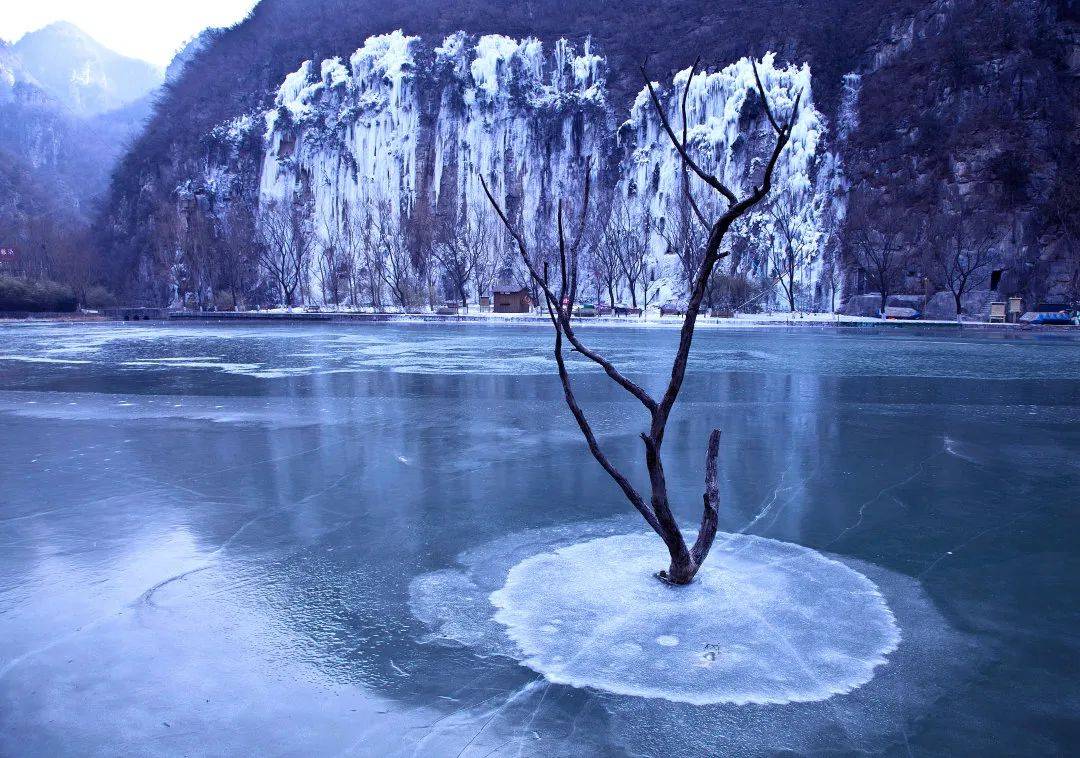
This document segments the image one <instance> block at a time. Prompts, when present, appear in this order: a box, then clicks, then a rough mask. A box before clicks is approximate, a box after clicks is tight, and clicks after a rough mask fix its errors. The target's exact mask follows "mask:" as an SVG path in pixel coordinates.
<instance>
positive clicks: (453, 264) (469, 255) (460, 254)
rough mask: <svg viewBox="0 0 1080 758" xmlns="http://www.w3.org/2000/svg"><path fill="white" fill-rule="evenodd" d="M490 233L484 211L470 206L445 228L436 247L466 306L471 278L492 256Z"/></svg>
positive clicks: (441, 261)
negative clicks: (474, 209)
mask: <svg viewBox="0 0 1080 758" xmlns="http://www.w3.org/2000/svg"><path fill="white" fill-rule="evenodd" d="M490 236H491V235H490V234H489V228H488V225H487V224H486V223H484V219H483V218H482V217H481V216H480V214H479V213H477V212H473V213H470V212H469V211H468V209H466V210H465V211H464V212H463V213H462V217H461V218H460V219H458V220H457V223H455V224H452V225H450V228H448V229H444V230H443V233H442V234H441V235H440V237H441V239H440V240H439V241H438V242H436V243H435V244H434V247H433V249H432V254H433V255H434V256H435V260H436V261H438V263H439V266H440V267H441V268H442V270H443V273H444V274H445V275H446V278H447V281H448V282H449V283H450V286H451V287H453V290H454V295H455V297H456V298H457V299H458V300H459V301H460V302H461V307H462V308H468V306H469V294H468V288H469V282H471V281H472V280H473V278H474V276H475V275H476V272H477V269H478V268H479V267H481V266H483V264H484V262H486V261H487V260H488V259H489V258H490V249H489V247H490V243H489V239H490ZM477 296H479V287H478V288H477Z"/></svg>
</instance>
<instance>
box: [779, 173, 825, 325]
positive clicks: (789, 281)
mask: <svg viewBox="0 0 1080 758" xmlns="http://www.w3.org/2000/svg"><path fill="white" fill-rule="evenodd" d="M769 217H770V219H771V220H772V235H771V240H770V242H771V245H770V248H771V249H770V252H769V262H770V264H771V268H772V272H773V274H772V275H773V276H774V277H775V278H776V279H777V281H779V282H780V286H781V287H782V288H783V289H784V294H785V295H786V296H787V304H788V311H789V312H791V313H794V312H795V294H796V291H797V288H798V282H799V279H800V278H801V275H802V273H803V271H804V270H805V269H806V268H807V267H808V266H809V265H810V264H811V263H812V262H813V260H814V257H815V255H816V254H817V236H816V234H814V233H808V230H809V229H810V224H808V223H807V219H806V217H805V209H804V208H800V207H799V204H798V202H797V201H796V199H795V197H794V196H793V195H792V194H791V192H790V191H785V192H781V193H779V194H778V195H777V196H776V197H775V198H774V199H773V201H772V202H771V203H770V204H769Z"/></svg>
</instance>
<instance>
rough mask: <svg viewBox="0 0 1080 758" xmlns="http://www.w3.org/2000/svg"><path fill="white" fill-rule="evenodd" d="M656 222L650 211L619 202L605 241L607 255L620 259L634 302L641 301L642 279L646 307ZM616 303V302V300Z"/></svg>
mask: <svg viewBox="0 0 1080 758" xmlns="http://www.w3.org/2000/svg"><path fill="white" fill-rule="evenodd" d="M651 238H652V222H651V219H650V216H649V214H648V213H647V212H646V213H642V214H640V216H639V214H635V213H633V212H632V210H631V208H630V206H629V204H628V203H626V202H619V203H615V204H614V206H613V207H612V209H611V214H610V216H609V218H608V223H607V226H606V227H605V228H604V236H603V239H602V241H601V245H603V246H604V247H605V248H607V249H608V252H607V256H608V257H610V258H611V259H613V260H615V261H616V262H617V263H618V266H619V270H620V271H621V272H622V275H623V278H624V279H626V285H627V289H628V290H629V291H630V304H631V305H632V306H633V307H635V308H636V307H637V305H638V294H637V290H638V283H639V282H640V283H641V284H643V285H644V287H643V292H642V293H641V295H642V298H641V299H642V302H641V304H642V307H644V306H646V305H647V300H648V287H649V284H650V282H649V280H648V274H649V248H650V242H651ZM612 305H614V303H612Z"/></svg>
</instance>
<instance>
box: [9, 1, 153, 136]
mask: <svg viewBox="0 0 1080 758" xmlns="http://www.w3.org/2000/svg"><path fill="white" fill-rule="evenodd" d="M6 52H8V53H9V55H10V56H13V57H15V58H17V59H18V64H19V65H20V66H21V69H22V71H21V73H22V75H23V76H28V77H30V78H32V79H33V80H34V82H35V83H37V84H38V85H39V86H40V87H41V89H43V90H44V91H45V92H47V93H48V94H49V95H52V96H53V97H54V98H56V99H57V100H59V101H60V102H61V103H63V104H64V105H65V106H66V107H67V108H68V109H69V110H70V111H71V112H72V113H74V114H76V115H85V116H92V115H96V114H99V113H105V112H107V111H111V110H115V109H117V108H120V107H122V106H124V105H127V104H128V103H131V102H133V101H135V100H138V99H139V98H141V97H144V96H146V95H147V94H148V93H150V92H151V91H153V90H155V89H156V88H157V87H159V86H160V85H161V83H162V81H163V79H164V72H163V71H161V69H159V68H158V67H156V66H153V65H151V64H149V63H146V62H145V61H140V60H135V59H134V58H127V57H125V56H123V55H120V54H119V53H115V52H113V51H112V50H109V49H108V48H106V47H105V46H103V45H101V44H100V43H99V42H97V41H95V40H94V39H93V38H91V37H90V36H89V35H87V34H86V33H85V32H83V31H82V30H81V29H79V28H78V27H76V26H73V25H72V24H69V23H63V22H61V23H55V24H51V25H49V26H46V27H45V28H44V29H39V30H38V31H36V32H30V33H29V34H27V35H25V36H24V37H23V38H22V39H20V40H19V41H18V42H16V43H15V44H14V45H12V46H10V48H8V49H7V51H6ZM3 66H4V64H3V62H2V59H0V68H3ZM2 76H3V74H0V77H2Z"/></svg>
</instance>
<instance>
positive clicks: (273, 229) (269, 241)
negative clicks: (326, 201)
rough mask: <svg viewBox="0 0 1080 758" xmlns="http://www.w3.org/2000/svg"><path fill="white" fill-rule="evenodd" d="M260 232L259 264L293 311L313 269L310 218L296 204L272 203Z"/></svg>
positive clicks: (285, 303) (262, 215)
mask: <svg viewBox="0 0 1080 758" xmlns="http://www.w3.org/2000/svg"><path fill="white" fill-rule="evenodd" d="M259 230H260V232H261V233H262V236H263V244H262V245H260V246H259V262H260V263H261V264H262V266H263V268H264V269H265V270H266V272H267V274H269V275H270V278H271V279H272V280H273V282H274V284H275V286H276V288H277V290H278V292H279V293H281V296H282V300H283V304H284V305H285V306H286V307H287V308H292V307H293V306H294V305H296V292H297V290H298V289H301V287H302V284H303V281H304V279H305V278H306V276H307V272H308V267H309V266H310V257H311V247H312V238H313V235H312V232H311V223H310V220H309V217H308V214H307V213H306V212H305V209H303V208H302V207H300V206H298V205H296V204H295V203H287V204H283V203H280V202H274V203H270V204H269V205H267V206H266V207H265V208H264V209H263V211H262V214H261V217H260V219H259Z"/></svg>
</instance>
